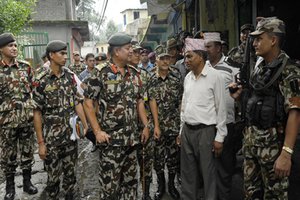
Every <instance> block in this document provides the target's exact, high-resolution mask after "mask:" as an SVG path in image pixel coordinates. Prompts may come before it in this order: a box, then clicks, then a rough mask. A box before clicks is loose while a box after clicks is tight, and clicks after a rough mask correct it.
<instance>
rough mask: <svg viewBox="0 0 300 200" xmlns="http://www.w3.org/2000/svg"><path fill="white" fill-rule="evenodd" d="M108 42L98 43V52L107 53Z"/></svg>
mask: <svg viewBox="0 0 300 200" xmlns="http://www.w3.org/2000/svg"><path fill="white" fill-rule="evenodd" d="M108 46H109V45H108V44H97V45H96V48H97V49H98V50H97V53H106V54H107V50H108ZM102 49H103V51H102Z"/></svg>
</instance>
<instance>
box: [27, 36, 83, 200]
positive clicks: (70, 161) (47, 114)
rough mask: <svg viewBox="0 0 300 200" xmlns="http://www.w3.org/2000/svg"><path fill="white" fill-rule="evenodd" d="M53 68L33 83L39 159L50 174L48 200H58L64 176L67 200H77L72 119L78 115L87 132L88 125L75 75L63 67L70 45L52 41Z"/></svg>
mask: <svg viewBox="0 0 300 200" xmlns="http://www.w3.org/2000/svg"><path fill="white" fill-rule="evenodd" d="M46 54H47V57H48V59H49V60H50V68H49V69H48V70H45V71H43V72H41V73H39V74H37V75H36V76H35V79H34V82H33V86H34V89H33V103H34V127H35V131H36V134H37V140H38V144H39V156H40V158H41V159H42V160H44V165H45V170H46V171H47V175H48V179H47V187H46V192H47V195H48V199H58V194H59V188H60V186H59V185H60V177H61V175H62V173H64V176H63V186H62V187H63V189H64V190H65V199H66V200H67V199H68V200H72V199H74V192H75V191H74V187H75V183H76V175H75V164H76V160H77V142H76V140H75V141H73V140H71V134H72V128H71V125H70V117H72V116H74V115H75V112H76V113H77V114H78V116H79V118H80V120H81V121H82V122H83V124H84V127H85V131H86V129H87V123H86V120H85V115H84V111H83V107H82V104H80V103H79V100H80V99H79V98H78V94H77V88H76V81H75V77H74V73H73V72H71V71H70V70H69V69H68V68H64V67H63V66H64V65H65V63H66V59H67V45H66V43H64V42H62V41H59V40H57V41H51V42H49V44H48V45H47V47H46Z"/></svg>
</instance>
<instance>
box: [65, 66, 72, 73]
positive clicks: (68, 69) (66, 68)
mask: <svg viewBox="0 0 300 200" xmlns="http://www.w3.org/2000/svg"><path fill="white" fill-rule="evenodd" d="M63 69H64V70H65V71H66V72H68V73H71V74H74V72H73V71H72V70H71V69H70V68H68V67H63Z"/></svg>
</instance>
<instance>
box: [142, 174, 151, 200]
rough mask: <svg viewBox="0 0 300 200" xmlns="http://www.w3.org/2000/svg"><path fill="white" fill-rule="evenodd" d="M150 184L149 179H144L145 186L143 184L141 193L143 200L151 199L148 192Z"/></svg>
mask: <svg viewBox="0 0 300 200" xmlns="http://www.w3.org/2000/svg"><path fill="white" fill-rule="evenodd" d="M150 183H151V178H149V177H147V178H145V184H144V191H143V193H144V194H143V198H142V199H143V200H151V197H150V192H149V189H150Z"/></svg>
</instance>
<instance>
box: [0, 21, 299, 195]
mask: <svg viewBox="0 0 300 200" xmlns="http://www.w3.org/2000/svg"><path fill="white" fill-rule="evenodd" d="M240 30H241V33H240V41H241V43H240V45H239V46H238V47H234V48H233V49H232V50H230V51H229V52H228V44H227V43H226V42H224V40H222V34H221V33H220V32H208V31H206V32H198V33H196V34H195V35H192V34H190V33H188V32H181V33H180V34H178V35H176V36H174V37H171V38H169V39H168V41H167V42H166V45H163V44H160V45H158V46H157V47H155V49H154V50H153V51H152V50H151V49H149V48H146V47H142V46H141V45H140V44H139V43H138V42H136V41H133V40H132V38H131V37H130V36H129V35H127V34H125V33H115V34H113V35H112V36H111V37H110V39H109V40H108V44H109V47H108V52H107V54H105V53H100V54H99V55H94V54H92V53H88V54H87V55H86V56H85V59H84V60H82V59H81V57H80V53H79V52H78V51H74V52H73V53H72V57H73V61H74V62H73V63H72V64H71V65H69V66H66V61H67V44H66V43H65V42H63V41H60V40H53V41H51V42H49V43H48V45H47V47H46V52H45V54H44V55H43V59H45V61H44V62H45V64H44V65H43V66H42V67H40V68H39V69H36V70H33V69H34V68H32V67H31V66H30V65H29V63H27V62H25V61H20V60H17V56H18V48H17V43H16V39H15V37H14V36H13V35H12V34H11V33H3V34H1V35H0V55H1V62H0V67H1V68H0V94H1V95H0V125H1V129H0V151H1V155H0V157H1V160H0V164H1V169H2V170H3V172H4V174H5V177H6V194H5V197H4V199H5V200H13V199H14V198H15V193H16V191H15V182H14V177H15V173H16V168H17V167H18V164H19V163H20V167H21V169H22V173H23V190H24V192H26V193H28V194H32V195H33V194H36V193H38V190H37V188H36V187H35V186H34V185H33V184H32V183H31V167H32V164H33V162H34V160H33V152H34V145H33V142H36V143H37V144H38V153H39V156H40V158H41V159H42V160H43V161H44V166H45V171H46V172H47V186H46V188H45V190H46V193H47V199H50V200H52V199H53V200H55V199H58V194H59V192H60V181H61V180H62V188H63V190H64V195H65V199H66V200H72V199H75V196H74V195H75V192H76V191H75V185H76V174H75V166H76V162H77V157H78V143H77V140H78V139H84V138H88V139H89V140H91V142H92V143H93V149H92V152H95V151H97V152H98V153H99V160H98V162H99V171H98V173H99V183H100V194H99V196H100V197H99V198H100V199H105V200H117V199H124V200H136V199H137V193H138V192H137V191H138V184H141V186H142V199H143V200H151V199H155V200H160V199H162V197H163V196H164V194H165V193H166V192H168V194H169V196H170V197H171V198H172V199H174V200H177V199H183V200H200V199H205V200H230V199H231V193H232V191H231V188H232V178H233V174H234V170H235V168H236V155H237V154H240V155H242V156H243V159H244V161H243V177H244V181H243V183H241V184H242V185H243V186H244V195H243V196H242V197H240V198H241V199H247V200H252V199H253V200H254V199H264V200H270V199H280V200H283V199H291V200H297V199H299V198H300V195H299V191H297V188H298V187H299V185H300V180H299V178H300V175H299V173H300V165H299V160H297V159H299V155H300V151H299V149H300V148H299V144H300V136H299V130H300V67H299V65H298V64H296V63H295V62H293V61H292V60H291V59H290V58H289V57H288V55H287V54H286V53H285V52H284V51H283V50H282V47H283V44H284V38H285V24H284V22H283V21H282V20H280V19H278V18H276V17H270V18H259V20H258V23H257V25H256V28H254V26H253V25H252V24H245V25H243V26H242V27H241V29H240ZM249 41H250V42H249ZM227 52H228V53H227ZM247 58H248V59H247ZM246 68H247V73H249V77H248V80H243V76H244V74H243V73H244V70H245V69H246ZM242 74H243V75H242ZM35 135H36V139H35ZM18 153H19V154H20V156H19V157H18ZM18 158H20V160H21V161H20V162H19V161H18ZM138 171H139V172H140V173H139V174H138ZM153 172H155V174H156V176H157V179H156V180H157V190H156V191H155V194H154V196H152V195H151V194H150V185H151V183H152V182H153V181H154V180H153V179H152V177H153ZM166 180H167V181H166ZM166 182H167V183H166ZM176 183H178V184H176ZM166 186H167V189H166ZM179 187H180V188H179Z"/></svg>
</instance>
